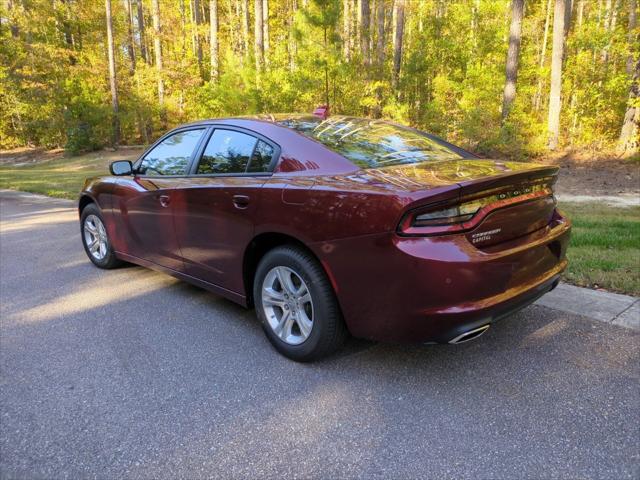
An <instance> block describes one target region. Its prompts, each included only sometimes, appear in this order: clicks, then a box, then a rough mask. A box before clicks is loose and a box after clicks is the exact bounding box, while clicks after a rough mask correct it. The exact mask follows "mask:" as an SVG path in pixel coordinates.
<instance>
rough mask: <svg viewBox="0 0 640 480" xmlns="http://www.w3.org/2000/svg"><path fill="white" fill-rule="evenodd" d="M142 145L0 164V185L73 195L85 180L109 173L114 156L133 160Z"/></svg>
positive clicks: (46, 193)
mask: <svg viewBox="0 0 640 480" xmlns="http://www.w3.org/2000/svg"><path fill="white" fill-rule="evenodd" d="M141 152H142V149H132V148H127V149H121V150H117V151H113V152H112V151H107V150H102V151H98V152H92V153H89V154H86V155H81V156H77V157H69V158H67V157H61V158H56V159H54V160H50V161H46V162H38V163H33V164H25V165H0V188H8V189H11V190H22V191H23V192H31V193H40V194H43V195H49V196H50V197H58V198H69V199H76V198H78V194H79V193H80V190H81V189H82V185H83V183H84V180H85V179H86V178H88V177H95V176H99V175H105V174H108V173H109V164H110V163H111V162H113V161H115V160H135V159H136V158H138V156H139V155H140V153H141Z"/></svg>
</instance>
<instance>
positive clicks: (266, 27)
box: [262, 0, 271, 64]
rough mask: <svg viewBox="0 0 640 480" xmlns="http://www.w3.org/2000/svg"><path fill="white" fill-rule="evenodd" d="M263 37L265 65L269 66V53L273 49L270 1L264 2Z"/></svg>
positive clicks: (263, 0)
mask: <svg viewBox="0 0 640 480" xmlns="http://www.w3.org/2000/svg"><path fill="white" fill-rule="evenodd" d="M262 37H263V38H262V40H263V43H264V61H265V64H268V63H269V59H268V52H269V49H270V48H271V44H270V41H269V40H270V39H269V0H262Z"/></svg>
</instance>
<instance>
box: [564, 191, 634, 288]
mask: <svg viewBox="0 0 640 480" xmlns="http://www.w3.org/2000/svg"><path fill="white" fill-rule="evenodd" d="M560 209H561V210H562V211H563V212H564V213H565V214H566V215H567V216H568V217H569V218H570V219H571V221H572V222H573V231H572V236H571V244H570V246H569V250H568V252H567V256H568V258H569V268H568V270H567V272H566V274H565V278H566V280H567V281H568V282H570V283H573V284H576V285H581V286H585V287H592V288H599V287H600V288H604V289H607V290H613V291H617V292H622V293H630V294H634V295H640V207H628V208H620V207H609V206H606V205H600V204H595V203H580V204H578V203H563V204H562V205H560Z"/></svg>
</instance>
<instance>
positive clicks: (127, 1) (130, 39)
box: [122, 0, 136, 74]
mask: <svg viewBox="0 0 640 480" xmlns="http://www.w3.org/2000/svg"><path fill="white" fill-rule="evenodd" d="M122 3H123V4H124V9H125V12H126V13H127V33H128V35H127V54H128V55H129V60H130V61H131V67H130V71H131V73H132V74H133V72H135V71H136V53H135V48H134V45H135V37H134V35H133V9H132V8H131V0H123V2H122Z"/></svg>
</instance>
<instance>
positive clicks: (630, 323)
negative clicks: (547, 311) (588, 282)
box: [536, 283, 640, 330]
mask: <svg viewBox="0 0 640 480" xmlns="http://www.w3.org/2000/svg"><path fill="white" fill-rule="evenodd" d="M536 305H542V306H544V307H547V308H553V309H554V310H560V311H562V312H567V313H573V314H576V315H581V316H583V317H588V318H590V319H592V320H598V321H600V322H605V323H612V324H614V325H620V326H622V327H627V328H632V329H634V330H640V298H637V297H633V296H631V295H621V294H619V293H610V292H603V291H600V290H591V289H589V288H582V287H576V286H574V285H569V284H567V283H561V284H560V285H558V287H557V288H556V289H555V290H554V291H552V292H549V293H548V294H546V295H545V296H544V297H542V298H541V299H540V300H538V301H537V302H536Z"/></svg>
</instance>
